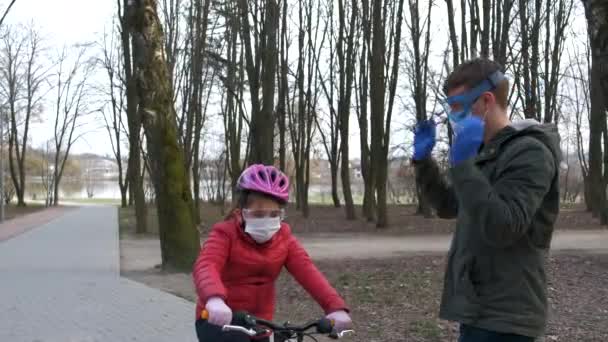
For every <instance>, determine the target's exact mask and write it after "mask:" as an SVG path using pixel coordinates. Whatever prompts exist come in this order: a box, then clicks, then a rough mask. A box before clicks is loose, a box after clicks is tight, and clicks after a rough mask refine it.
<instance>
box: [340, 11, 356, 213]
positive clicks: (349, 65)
mask: <svg viewBox="0 0 608 342" xmlns="http://www.w3.org/2000/svg"><path fill="white" fill-rule="evenodd" d="M344 5H345V4H344V1H343V0H339V1H338V10H339V17H340V18H339V21H340V28H339V38H338V45H337V48H338V59H339V64H340V85H339V86H340V89H339V91H340V97H339V99H338V119H339V122H340V124H339V126H340V153H341V168H342V169H341V177H342V191H343V192H344V204H345V209H346V218H347V219H348V220H354V219H355V218H356V213H355V204H354V201H353V194H352V190H351V182H350V160H349V151H348V139H349V133H348V132H349V117H350V105H351V94H352V84H353V79H354V72H355V55H354V39H355V37H354V36H355V26H356V18H357V6H356V5H357V2H356V1H355V0H353V2H352V6H351V19H350V25H349V27H348V34H347V35H346V36H345V33H346V29H347V28H346V24H345V21H346V11H345V8H344V7H345V6H344ZM345 41H346V49H345V48H344V42H345Z"/></svg>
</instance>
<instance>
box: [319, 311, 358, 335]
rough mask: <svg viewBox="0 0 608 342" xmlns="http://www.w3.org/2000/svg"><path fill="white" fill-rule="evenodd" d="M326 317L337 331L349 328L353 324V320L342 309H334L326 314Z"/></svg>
mask: <svg viewBox="0 0 608 342" xmlns="http://www.w3.org/2000/svg"><path fill="white" fill-rule="evenodd" d="M326 318H327V319H329V320H331V321H332V322H333V323H334V329H335V330H336V331H337V332H342V331H344V330H348V329H351V328H352V326H353V321H352V319H351V318H350V316H349V314H348V313H347V312H346V311H343V310H340V311H334V312H332V313H330V314H329V315H327V317H326Z"/></svg>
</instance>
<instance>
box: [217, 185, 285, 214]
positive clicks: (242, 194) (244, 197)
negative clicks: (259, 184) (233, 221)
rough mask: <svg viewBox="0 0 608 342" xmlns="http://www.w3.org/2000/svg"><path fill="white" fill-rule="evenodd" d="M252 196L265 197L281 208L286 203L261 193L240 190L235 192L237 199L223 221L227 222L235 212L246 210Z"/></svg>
mask: <svg viewBox="0 0 608 342" xmlns="http://www.w3.org/2000/svg"><path fill="white" fill-rule="evenodd" d="M252 194H253V195H256V196H259V197H265V198H268V199H271V200H273V201H275V202H277V203H278V204H279V206H280V207H281V208H283V207H285V205H286V204H287V203H284V202H283V201H280V200H278V199H277V198H276V197H273V196H270V195H267V194H264V193H261V192H256V191H250V190H241V191H238V192H237V195H238V197H237V199H236V201H235V202H234V205H233V207H232V209H230V211H229V212H228V215H226V217H225V218H224V219H225V220H228V219H230V218H231V217H232V216H233V215H234V214H235V213H236V211H237V210H240V209H244V208H246V207H247V204H249V198H250V195H252Z"/></svg>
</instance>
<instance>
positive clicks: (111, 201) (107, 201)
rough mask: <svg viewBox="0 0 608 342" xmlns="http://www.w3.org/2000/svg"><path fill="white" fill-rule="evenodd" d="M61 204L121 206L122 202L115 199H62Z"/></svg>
mask: <svg viewBox="0 0 608 342" xmlns="http://www.w3.org/2000/svg"><path fill="white" fill-rule="evenodd" d="M61 202H71V203H79V204H111V205H120V200H119V199H115V198H60V199H59V203H61Z"/></svg>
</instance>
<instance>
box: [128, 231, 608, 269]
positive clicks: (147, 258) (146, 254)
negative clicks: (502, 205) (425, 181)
mask: <svg viewBox="0 0 608 342" xmlns="http://www.w3.org/2000/svg"><path fill="white" fill-rule="evenodd" d="M451 238H452V236H451V235H429V236H382V235H381V236H378V235H368V234H359V235H347V236H345V235H337V234H328V235H326V236H323V237H309V236H304V237H301V238H300V241H301V242H302V244H303V245H304V247H305V248H306V250H307V251H308V253H309V254H310V255H311V256H312V257H313V258H314V259H315V260H322V259H344V258H352V259H369V258H387V257H394V256H403V255H412V254H432V253H435V254H437V253H446V252H447V250H448V248H449V247H450V241H451ZM121 248H122V253H121V257H122V260H121V263H122V269H123V271H140V270H148V269H151V268H152V267H154V266H155V265H158V264H159V263H160V243H159V241H158V239H153V238H136V239H123V240H122V241H121ZM574 250H576V251H585V252H590V253H594V252H598V253H608V230H588V231H556V232H555V235H554V237H553V242H552V247H551V252H552V253H562V252H569V251H574Z"/></svg>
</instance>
